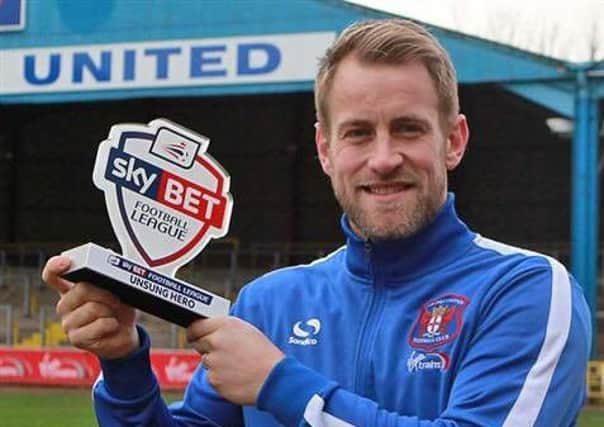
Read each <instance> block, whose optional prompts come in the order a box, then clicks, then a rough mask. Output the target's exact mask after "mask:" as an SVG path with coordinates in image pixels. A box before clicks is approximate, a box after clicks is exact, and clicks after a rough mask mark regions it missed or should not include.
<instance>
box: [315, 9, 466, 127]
mask: <svg viewBox="0 0 604 427" xmlns="http://www.w3.org/2000/svg"><path fill="white" fill-rule="evenodd" d="M350 54H354V55H355V56H356V57H357V58H358V59H359V60H360V61H361V62H362V63H369V64H387V65H398V64H403V63H409V62H412V61H419V62H420V63H422V64H423V65H424V66H425V67H426V69H427V70H428V73H429V75H430V77H431V79H432V81H433V82H434V86H435V89H436V94H437V96H438V102H439V105H438V108H439V113H440V121H441V123H442V124H443V125H447V124H451V123H452V122H453V121H454V120H455V118H456V117H457V115H458V114H459V96H458V94H457V77H456V73H455V69H454V68H453V64H452V63H451V58H450V57H449V54H448V53H447V51H445V49H444V48H443V47H442V46H441V45H440V43H439V42H438V41H437V40H436V39H435V38H434V36H432V34H430V33H429V32H428V31H427V30H426V29H425V28H424V27H422V26H420V25H418V24H415V23H413V22H411V21H408V20H405V19H385V20H368V21H362V22H357V23H355V24H353V25H351V26H349V27H348V28H346V29H345V30H344V31H343V32H342V33H341V34H340V35H339V37H338V38H337V39H336V40H335V41H334V43H333V44H332V45H331V47H329V48H328V49H327V52H326V53H325V55H324V56H323V57H322V58H321V60H320V62H319V72H318V73H317V78H316V80H315V108H316V111H317V120H319V122H321V123H324V124H325V125H328V119H329V117H328V114H327V96H328V94H329V91H330V89H331V86H332V84H333V78H334V76H335V74H336V70H337V67H338V65H339V64H340V62H341V61H342V60H343V59H344V58H345V57H347V56H348V55H350Z"/></svg>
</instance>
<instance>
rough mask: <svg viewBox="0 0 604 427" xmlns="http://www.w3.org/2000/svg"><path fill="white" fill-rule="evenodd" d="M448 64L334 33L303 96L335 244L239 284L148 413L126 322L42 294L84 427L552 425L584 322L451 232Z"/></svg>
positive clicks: (125, 311) (571, 292)
mask: <svg viewBox="0 0 604 427" xmlns="http://www.w3.org/2000/svg"><path fill="white" fill-rule="evenodd" d="M456 86H457V82H456V77H455V72H454V70H453V67H452V65H451V63H450V59H449V57H448V55H447V54H446V52H445V51H444V50H443V49H442V47H441V46H440V45H439V44H438V43H437V42H436V40H435V39H434V38H433V37H432V36H431V35H430V34H429V33H427V32H426V31H425V30H424V29H423V28H421V27H419V26H418V25H415V24H413V23H410V22H407V21H403V20H386V21H370V22H364V23H360V24H356V25H353V26H351V27H349V28H348V29H346V30H345V31H344V32H343V33H342V34H341V35H340V37H339V38H338V40H337V41H336V42H335V43H334V45H333V46H332V47H331V48H330V49H329V50H328V52H327V54H326V56H325V58H323V60H322V62H321V66H320V70H319V73H318V76H317V80H316V87H315V89H316V90H315V96H316V108H317V116H318V123H317V125H316V146H317V151H318V154H319V160H320V162H321V166H322V168H323V170H324V171H325V173H326V174H327V175H328V176H329V178H330V180H331V183H332V186H333V189H334V193H335V196H336V198H337V199H338V201H339V203H340V205H341V206H342V209H343V210H344V213H345V214H344V216H343V218H342V221H341V226H342V229H343V231H344V233H345V235H346V237H347V244H346V246H345V247H342V248H340V249H339V250H337V251H336V252H334V253H333V254H331V255H329V256H328V257H326V258H324V259H320V260H317V261H315V262H313V263H312V264H310V265H306V266H298V267H292V268H286V269H283V270H279V271H277V272H273V273H269V274H267V275H265V276H263V277H261V278H259V279H257V280H255V281H254V282H252V283H251V284H249V285H247V286H246V287H245V288H244V289H243V290H242V292H241V293H240V295H239V298H238V300H237V303H236V304H235V306H234V308H233V312H232V314H233V317H226V318H217V319H206V320H199V321H196V322H194V323H193V324H191V326H190V327H189V328H188V330H187V334H188V338H189V340H190V342H191V343H192V345H193V347H194V348H195V349H196V350H197V351H198V352H199V353H201V354H202V355H203V366H201V367H200V368H199V369H198V370H197V372H196V374H195V377H194V378H193V380H192V381H191V383H190V385H189V387H188V389H187V391H186V393H185V396H184V400H183V401H182V402H180V403H178V404H175V405H173V406H171V407H170V408H167V407H166V406H165V405H164V403H163V402H162V401H161V398H160V393H159V389H158V385H157V381H156V379H155V377H154V376H153V374H152V372H151V369H150V366H149V345H150V344H149V338H148V336H147V334H146V333H145V332H144V330H143V329H142V328H140V327H137V326H136V325H135V320H134V319H135V316H134V310H133V309H132V308H130V307H127V306H125V305H124V304H122V303H120V301H118V300H117V299H116V298H115V297H113V296H111V295H110V294H108V293H106V292H104V291H103V290H100V289H97V288H95V287H94V286H92V285H90V284H86V283H77V284H73V283H69V282H66V281H65V280H62V279H61V278H60V277H59V274H60V273H61V272H62V271H64V270H65V269H66V268H67V267H68V265H69V260H67V259H65V258H61V257H57V258H54V259H52V260H50V261H49V262H48V264H47V266H46V268H45V272H44V279H45V280H46V281H47V282H48V283H49V284H50V285H51V286H53V287H55V288H56V289H57V290H58V291H59V292H60V293H61V299H60V301H59V303H58V305H57V312H58V313H59V315H60V316H61V317H62V321H63V326H64V328H65V330H66V332H67V334H68V337H69V339H70V341H71V342H72V343H73V344H74V345H75V346H77V347H80V348H83V349H85V350H88V351H91V352H93V353H95V354H97V355H98V356H99V357H100V358H101V364H102V369H103V378H101V379H100V380H99V381H98V382H97V384H96V385H95V387H94V395H95V408H96V412H97V417H98V419H99V423H100V424H101V425H103V426H118V425H136V426H151V425H153V426H155V425H157V426H202V425H204V426H206V425H207V426H214V425H220V426H238V425H246V426H262V427H270V426H277V425H287V426H302V425H310V426H313V427H319V426H347V425H355V426H394V425H396V426H405V427H406V426H414V427H415V426H418V425H420V424H421V425H422V426H501V425H503V426H514V427H517V426H548V427H552V426H570V425H573V423H574V421H575V419H576V417H577V414H578V412H579V411H580V408H581V406H582V403H583V399H584V375H585V366H586V361H587V357H588V353H589V343H590V334H591V332H590V317H589V312H588V309H587V306H586V304H585V300H584V298H583V296H582V292H581V289H580V287H579V286H578V285H577V283H576V282H575V281H574V279H573V278H572V277H570V276H569V274H568V273H567V272H566V270H565V269H564V268H563V267H562V265H561V264H560V263H558V262H557V261H555V260H553V259H551V258H548V257H545V256H542V255H539V254H535V253H530V252H527V251H523V250H520V249H516V248H513V247H510V246H506V245H503V244H500V243H497V242H494V241H491V240H488V239H485V238H483V237H481V236H479V235H477V234H475V233H473V232H471V231H470V230H468V228H467V227H466V226H465V225H464V224H463V223H462V222H461V221H460V220H459V219H458V217H457V215H456V213H455V209H454V197H453V195H450V194H449V195H448V194H447V171H449V170H452V169H454V168H455V167H457V166H458V164H459V163H460V161H461V159H462V157H463V154H464V151H465V148H466V144H467V141H468V135H469V133H468V125H467V121H466V118H465V117H464V116H463V115H462V114H460V113H459V110H458V97H457V87H456Z"/></svg>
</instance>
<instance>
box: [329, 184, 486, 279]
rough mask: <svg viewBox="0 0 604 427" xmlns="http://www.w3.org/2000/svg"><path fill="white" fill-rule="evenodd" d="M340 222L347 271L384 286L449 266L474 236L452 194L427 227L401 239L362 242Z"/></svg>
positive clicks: (345, 217)
mask: <svg viewBox="0 0 604 427" xmlns="http://www.w3.org/2000/svg"><path fill="white" fill-rule="evenodd" d="M340 222H341V226H342V229H343V231H344V234H345V235H346V237H347V245H346V247H347V249H346V266H347V268H348V270H349V271H350V272H351V273H352V274H354V275H355V276H359V277H361V278H364V279H367V280H371V281H376V282H377V281H379V282H381V283H383V284H392V282H393V281H395V280H396V279H404V278H412V277H417V276H420V275H423V274H426V273H428V272H430V271H432V270H435V269H437V268H439V267H441V266H444V265H446V264H448V263H450V262H452V261H453V260H454V259H456V258H458V257H459V256H460V255H461V253H462V251H464V250H465V249H467V247H468V244H469V243H470V242H471V241H472V240H473V239H474V236H475V235H474V233H472V232H471V231H470V230H469V229H468V227H467V226H466V225H465V224H464V223H463V222H462V221H461V220H460V219H459V217H458V216H457V213H456V211H455V196H454V195H453V194H452V193H449V195H448V197H447V200H446V202H445V204H444V205H443V207H442V208H441V209H440V211H439V212H438V213H437V215H436V217H435V218H434V220H433V221H432V222H431V223H430V224H428V225H427V226H425V227H424V228H422V229H421V230H420V231H419V232H417V233H416V234H414V235H412V236H410V237H407V238H404V239H397V240H386V241H379V242H373V241H369V240H363V239H361V238H360V237H359V236H357V235H356V234H355V233H354V232H353V231H352V229H351V227H350V223H349V221H348V217H347V216H346V215H343V216H342V219H341V221H340Z"/></svg>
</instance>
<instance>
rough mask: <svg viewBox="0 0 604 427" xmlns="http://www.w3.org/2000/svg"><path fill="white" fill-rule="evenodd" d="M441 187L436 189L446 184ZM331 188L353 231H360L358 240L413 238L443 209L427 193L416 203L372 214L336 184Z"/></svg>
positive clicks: (438, 202) (403, 203)
mask: <svg viewBox="0 0 604 427" xmlns="http://www.w3.org/2000/svg"><path fill="white" fill-rule="evenodd" d="M439 184H440V185H437V187H438V188H439V192H440V189H441V188H442V185H444V186H446V182H445V183H439ZM332 188H333V191H334V194H335V197H336V199H337V201H338V203H339V204H340V207H341V208H342V210H343V211H344V213H345V214H346V215H347V216H348V220H349V221H350V223H351V226H352V227H353V229H354V228H356V229H357V230H355V231H356V232H357V233H360V236H359V237H361V238H363V239H368V240H371V241H382V240H395V239H403V238H407V237H410V236H412V235H414V234H415V233H417V232H418V231H419V230H421V229H422V228H424V227H425V226H426V225H428V224H429V223H430V222H432V220H433V219H434V217H435V216H436V214H437V212H438V210H439V209H440V207H441V203H440V200H439V199H440V197H439V196H436V195H435V196H434V197H430V195H429V194H427V192H425V191H424V192H422V191H418V193H417V197H416V198H415V199H414V200H413V201H409V202H401V203H397V204H395V205H392V206H388V207H385V208H381V209H380V212H369V211H368V209H367V208H366V207H362V206H361V205H360V203H358V201H355V200H353V198H352V197H351V196H350V195H349V194H347V192H346V191H345V190H343V189H342V188H340V186H339V185H337V184H336V183H335V182H334V181H333V180H332ZM378 215H379V217H381V220H380V221H378V220H376V219H375V218H376V217H377V216H378Z"/></svg>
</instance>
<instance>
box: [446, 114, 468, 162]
mask: <svg viewBox="0 0 604 427" xmlns="http://www.w3.org/2000/svg"><path fill="white" fill-rule="evenodd" d="M469 138H470V129H469V128H468V120H467V119H466V116H464V115H463V114H459V115H458V116H457V118H456V119H455V123H454V124H453V126H451V129H450V130H449V135H448V136H447V152H446V157H445V163H446V165H447V170H449V171H452V170H453V169H455V168H456V167H457V166H458V165H459V163H460V162H461V159H462V158H463V155H464V153H465V152H466V147H467V146H468V139H469Z"/></svg>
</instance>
